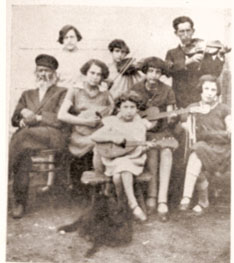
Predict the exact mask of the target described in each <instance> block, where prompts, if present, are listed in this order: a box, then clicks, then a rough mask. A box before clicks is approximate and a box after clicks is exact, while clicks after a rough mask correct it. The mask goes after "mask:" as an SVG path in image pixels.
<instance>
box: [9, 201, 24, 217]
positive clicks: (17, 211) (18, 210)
mask: <svg viewBox="0 0 234 263" xmlns="http://www.w3.org/2000/svg"><path fill="white" fill-rule="evenodd" d="M24 212H25V207H24V205H22V204H16V205H15V206H14V207H13V210H12V217H13V218H15V219H19V218H21V217H23V215H24Z"/></svg>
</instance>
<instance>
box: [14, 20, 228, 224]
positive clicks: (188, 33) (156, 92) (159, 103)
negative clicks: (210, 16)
mask: <svg viewBox="0 0 234 263" xmlns="http://www.w3.org/2000/svg"><path fill="white" fill-rule="evenodd" d="M173 26H174V28H175V33H176V34H177V35H178V37H179V38H180V40H181V44H180V45H179V46H178V47H177V48H176V49H172V50H169V51H168V53H167V57H166V60H165V61H163V60H162V59H160V58H158V57H154V56H152V57H148V58H144V59H142V60H140V62H139V63H135V61H134V60H133V59H131V58H129V59H126V56H127V54H128V53H129V48H128V46H127V45H126V43H125V42H124V41H123V40H120V39H115V40H113V41H112V42H111V43H110V44H109V46H108V47H109V50H110V52H111V54H112V57H113V63H112V65H110V66H109V67H108V66H107V65H106V64H105V63H104V62H102V61H100V60H98V59H90V60H88V61H87V62H86V63H84V64H83V65H82V66H81V68H80V73H81V74H82V76H80V77H79V78H78V80H76V81H71V82H69V83H70V86H67V87H63V86H62V84H61V82H60V80H61V79H59V75H57V74H56V70H57V69H58V68H59V64H60V62H58V60H57V59H56V58H55V57H53V56H51V55H47V54H41V55H39V56H37V57H36V59H35V62H36V70H35V76H36V89H31V90H26V91H24V92H23V94H22V96H21V98H20V99H19V102H18V104H17V106H16V109H15V111H14V113H13V117H12V125H13V126H15V127H19V129H18V130H17V131H16V132H15V133H14V134H13V137H12V138H11V142H10V146H9V173H10V175H11V176H12V177H13V192H14V206H13V210H12V216H13V218H21V217H22V216H23V215H24V213H25V208H26V205H27V200H28V187H29V172H30V170H31V166H32V160H31V153H32V152H33V151H34V150H38V149H49V148H52V149H53V148H55V149H56V148H60V149H65V148H66V147H67V148H68V150H69V152H70V154H71V159H72V161H71V173H72V175H71V176H72V181H74V185H73V187H79V184H77V185H75V181H76V179H77V178H78V180H80V176H81V173H82V169H84V170H91V169H92V168H93V169H94V170H95V172H96V174H97V175H99V174H101V175H105V176H111V177H112V181H113V183H114V186H115V192H116V196H117V200H118V202H121V200H122V197H123V195H124V194H125V195H126V197H127V200H128V205H129V207H130V209H131V210H132V213H133V215H134V216H135V217H136V218H137V219H139V220H140V221H145V220H147V215H150V214H152V213H153V212H154V211H155V210H157V213H158V216H159V219H160V220H161V221H163V222H165V221H167V220H168V215H169V209H168V191H169V183H171V184H173V181H171V182H170V178H171V170H172V165H173V154H174V152H175V150H176V149H177V148H178V147H184V145H185V138H188V140H187V139H186V143H188V144H189V145H188V150H187V155H186V163H187V164H186V170H185V179H184V188H183V194H182V199H181V202H180V205H179V210H181V211H187V210H188V209H190V207H191V199H192V197H193V193H194V190H195V186H196V188H197V191H198V203H197V205H196V206H195V207H193V211H194V213H195V214H202V213H203V212H204V211H205V209H206V208H207V207H208V206H209V199H208V184H209V183H208V180H209V177H210V176H213V175H214V174H215V173H216V172H218V171H219V172H220V173H223V172H224V171H225V170H226V169H227V168H228V167H229V161H230V134H231V121H230V109H229V107H228V106H227V105H225V104H223V103H221V102H220V100H219V95H220V94H221V87H220V84H219V81H218V79H217V77H218V75H219V74H220V73H221V70H222V65H223V63H224V54H223V53H221V52H220V53H221V54H220V53H218V54H215V58H213V54H212V55H210V54H209V55H207V54H202V55H203V57H202V58H201V57H200V55H201V54H197V53H195V54H193V55H192V56H191V55H190V54H189V55H188V56H187V54H186V53H185V52H183V50H184V47H187V46H188V45H190V43H191V41H192V35H193V32H194V29H193V22H192V20H191V19H190V18H188V17H179V18H176V19H175V20H174V21H173ZM61 37H62V38H61ZM69 39H71V41H70V42H69ZM79 40H81V35H80V33H79V32H78V30H77V29H76V28H74V27H72V26H66V27H65V29H64V28H63V29H62V30H61V32H60V43H64V44H66V46H67V52H69V49H71V50H73V49H72V48H71V47H72V43H74V41H75V42H77V41H79ZM189 40H190V41H189ZM72 41H73V42H72ZM69 44H70V46H69ZM73 46H74V45H73ZM72 52H74V51H72ZM206 56H207V58H206ZM201 59H202V67H201ZM206 59H207V60H208V62H207V63H208V64H207V65H212V66H207V67H205V69H204V65H205V62H206V61H207V60H206ZM217 61H218V62H217ZM215 63H219V66H217V65H215V66H214V64H215ZM217 68H219V70H217ZM209 69H210V70H211V72H209V71H208V70H209ZM76 70H77V71H79V69H76ZM214 72H215V73H216V74H214ZM162 75H165V76H170V77H172V81H173V82H172V88H171V87H170V86H168V85H166V84H165V83H164V82H162V81H161V80H160V78H161V76H162ZM71 83H72V84H71ZM185 85H186V86H185ZM185 130H186V132H185ZM128 144H129V145H128ZM179 145H180V146H179ZM103 146H104V150H103ZM105 147H107V148H106V152H107V150H108V149H109V148H108V147H111V149H112V151H113V154H110V155H108V154H106V152H105ZM123 150H124V151H123ZM84 164H86V165H84ZM80 166H83V168H80ZM145 171H146V172H148V173H149V174H150V175H151V180H150V181H149V183H148V186H147V191H146V207H147V214H146V213H145V212H144V211H143V210H142V208H141V207H140V206H139V204H138V201H137V199H136V196H135V193H134V187H133V186H134V177H136V176H140V175H141V174H142V173H143V172H145ZM182 176H183V175H182ZM158 182H159V184H158ZM108 192H109V185H108V184H107V185H106V186H105V194H106V195H108V194H109V193H108Z"/></svg>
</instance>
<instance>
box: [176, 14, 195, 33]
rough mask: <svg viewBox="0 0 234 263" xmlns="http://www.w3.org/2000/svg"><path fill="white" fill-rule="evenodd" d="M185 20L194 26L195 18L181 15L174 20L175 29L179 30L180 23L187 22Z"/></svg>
mask: <svg viewBox="0 0 234 263" xmlns="http://www.w3.org/2000/svg"><path fill="white" fill-rule="evenodd" d="M185 22H189V23H190V25H191V28H193V26H194V23H193V20H192V19H191V18H190V17H188V16H179V17H177V18H175V19H174V20H173V22H172V25H173V27H174V29H175V30H177V29H178V25H179V24H181V23H185Z"/></svg>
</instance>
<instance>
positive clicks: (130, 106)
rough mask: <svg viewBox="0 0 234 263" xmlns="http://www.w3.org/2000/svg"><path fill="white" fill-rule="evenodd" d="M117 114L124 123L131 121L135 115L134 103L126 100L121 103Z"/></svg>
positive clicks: (135, 107)
mask: <svg viewBox="0 0 234 263" xmlns="http://www.w3.org/2000/svg"><path fill="white" fill-rule="evenodd" d="M119 112H120V114H121V117H122V118H123V119H124V120H125V121H127V122H128V121H132V120H133V118H134V117H135V115H136V113H137V106H136V104H135V103H134V102H131V101H129V100H127V101H124V102H122V103H121V105H120V109H119Z"/></svg>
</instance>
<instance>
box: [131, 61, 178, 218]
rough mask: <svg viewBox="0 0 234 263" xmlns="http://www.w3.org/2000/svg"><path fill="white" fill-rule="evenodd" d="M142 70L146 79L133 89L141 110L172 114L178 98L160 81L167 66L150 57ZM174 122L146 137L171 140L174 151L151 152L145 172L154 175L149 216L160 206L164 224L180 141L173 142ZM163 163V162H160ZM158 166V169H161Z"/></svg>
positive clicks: (162, 124)
mask: <svg viewBox="0 0 234 263" xmlns="http://www.w3.org/2000/svg"><path fill="white" fill-rule="evenodd" d="M141 70H142V72H143V73H144V74H145V79H144V80H142V81H140V82H139V83H137V84H135V85H134V86H133V90H134V91H136V92H137V93H138V94H139V95H140V96H141V99H142V110H145V109H149V108H151V107H158V109H159V111H163V112H166V111H168V112H169V111H171V110H173V107H174V105H175V102H176V101H175V95H174V92H173V90H172V89H171V87H169V86H167V85H166V84H164V83H163V82H162V81H160V77H161V76H162V75H163V74H164V75H166V74H167V69H166V65H165V63H164V61H163V60H161V59H160V58H157V57H149V58H146V59H145V60H143V62H142V65H141ZM172 122H173V119H172V118H169V117H168V118H167V119H161V120H159V121H158V123H157V125H156V127H155V128H154V129H152V130H150V131H149V132H148V133H147V137H148V138H147V139H148V140H152V139H156V140H160V139H163V138H165V137H171V142H172V145H171V146H172V147H170V145H168V147H165V148H161V149H160V150H158V149H151V150H150V151H149V152H148V153H147V163H146V168H147V169H148V170H149V172H150V173H151V174H152V179H151V181H150V183H149V186H148V191H147V196H148V198H147V201H146V205H147V207H148V210H149V212H153V210H155V209H156V204H157V203H158V208H157V211H158V215H159V218H160V220H161V221H166V220H167V219H168V205H167V198H168V197H167V196H168V188H169V181H170V174H171V168H172V150H173V147H174V148H175V147H176V146H175V145H176V144H177V141H176V140H175V139H174V138H173V136H172V134H171V131H170V127H169V126H172V125H171V124H172ZM159 160H160V162H158V161H159ZM158 163H159V169H158ZM158 170H159V192H158V193H157V188H158V187H157V178H158V173H157V171H158Z"/></svg>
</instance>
